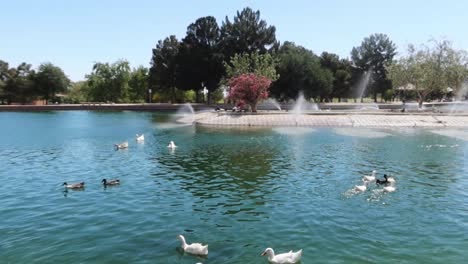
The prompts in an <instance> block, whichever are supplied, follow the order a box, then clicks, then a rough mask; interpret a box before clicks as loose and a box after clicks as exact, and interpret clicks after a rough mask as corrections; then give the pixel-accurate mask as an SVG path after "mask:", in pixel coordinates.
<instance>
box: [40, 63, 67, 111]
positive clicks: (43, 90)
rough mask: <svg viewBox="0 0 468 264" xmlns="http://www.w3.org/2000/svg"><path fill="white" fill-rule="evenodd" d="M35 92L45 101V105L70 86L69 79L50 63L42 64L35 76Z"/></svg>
mask: <svg viewBox="0 0 468 264" xmlns="http://www.w3.org/2000/svg"><path fill="white" fill-rule="evenodd" d="M35 83H36V89H37V92H39V93H40V94H41V96H42V97H43V98H44V99H45V101H46V103H47V102H48V101H49V99H51V98H53V97H54V96H55V95H56V94H57V93H63V92H65V91H66V90H67V88H68V86H69V85H70V79H68V77H67V76H66V75H65V73H64V72H63V71H62V69H60V68H59V67H57V66H54V65H53V64H52V63H43V64H41V65H39V69H38V71H37V73H36V76H35Z"/></svg>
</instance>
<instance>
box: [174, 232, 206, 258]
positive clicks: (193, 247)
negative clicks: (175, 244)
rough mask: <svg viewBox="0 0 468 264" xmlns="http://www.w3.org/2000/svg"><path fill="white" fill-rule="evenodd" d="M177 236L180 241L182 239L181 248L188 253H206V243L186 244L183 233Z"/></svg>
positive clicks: (203, 254)
mask: <svg viewBox="0 0 468 264" xmlns="http://www.w3.org/2000/svg"><path fill="white" fill-rule="evenodd" d="M177 238H178V239H180V241H182V249H183V250H184V251H185V252H187V253H189V254H193V255H200V256H206V255H208V245H204V246H203V245H202V244H201V243H192V244H190V245H188V244H187V243H186V242H185V237H184V236H183V235H178V236H177Z"/></svg>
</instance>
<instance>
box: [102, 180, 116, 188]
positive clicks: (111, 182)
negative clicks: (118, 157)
mask: <svg viewBox="0 0 468 264" xmlns="http://www.w3.org/2000/svg"><path fill="white" fill-rule="evenodd" d="M101 182H102V184H104V185H105V186H109V185H118V184H120V180H119V179H112V180H106V179H102V181H101Z"/></svg>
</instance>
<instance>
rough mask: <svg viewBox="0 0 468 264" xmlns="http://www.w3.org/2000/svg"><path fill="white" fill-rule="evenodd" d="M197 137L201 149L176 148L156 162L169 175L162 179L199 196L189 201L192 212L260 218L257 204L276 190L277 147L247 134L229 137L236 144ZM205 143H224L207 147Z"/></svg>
mask: <svg viewBox="0 0 468 264" xmlns="http://www.w3.org/2000/svg"><path fill="white" fill-rule="evenodd" d="M198 136H199V137H198V138H197V141H196V142H200V145H198V144H197V143H195V144H196V145H195V146H194V145H192V146H190V147H189V146H184V147H179V149H178V150H176V152H175V153H174V154H173V155H162V156H158V157H157V158H156V160H157V162H158V163H159V164H160V165H162V166H163V168H164V170H167V171H171V173H170V175H166V177H165V178H164V179H165V180H168V181H170V182H173V183H175V184H177V185H178V186H179V187H180V189H181V190H184V191H186V192H189V193H190V194H191V195H192V196H193V197H196V198H197V199H195V200H193V206H192V209H193V210H194V211H201V212H207V213H210V214H212V213H215V214H226V215H235V214H242V215H244V217H243V218H242V219H244V220H246V219H247V220H248V219H250V220H253V217H255V216H259V215H261V214H263V212H262V211H261V205H262V204H264V203H265V199H266V196H268V195H269V194H270V193H271V192H272V191H273V190H274V187H273V185H274V184H273V182H274V180H275V178H276V176H275V175H276V173H274V172H273V171H272V170H273V168H272V161H273V160H275V156H277V155H278V153H279V150H278V148H277V147H275V146H274V145H272V144H270V142H268V141H269V140H270V139H269V138H268V137H265V138H260V139H258V138H252V137H251V134H249V136H247V137H245V136H242V135H240V134H237V133H236V134H232V135H231V136H232V137H236V139H235V140H234V139H231V140H230V139H229V137H221V136H218V137H219V138H216V139H210V137H213V135H209V134H202V133H199V134H198ZM224 136H225V135H224ZM215 137H216V136H215ZM205 140H208V141H211V142H217V141H219V140H222V141H224V142H218V143H217V144H205ZM239 140H240V141H241V142H238V141H239ZM229 141H231V143H229ZM182 148H185V149H184V150H183V149H182ZM186 149H189V150H188V151H186ZM247 216H250V217H247ZM257 220H258V219H257Z"/></svg>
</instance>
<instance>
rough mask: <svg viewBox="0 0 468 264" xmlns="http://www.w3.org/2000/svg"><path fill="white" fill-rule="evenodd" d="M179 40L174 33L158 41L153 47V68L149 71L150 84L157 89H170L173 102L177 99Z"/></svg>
mask: <svg viewBox="0 0 468 264" xmlns="http://www.w3.org/2000/svg"><path fill="white" fill-rule="evenodd" d="M178 53H179V41H178V40H177V38H176V37H175V36H174V35H171V36H169V37H167V38H165V39H164V40H163V41H161V40H160V41H158V44H157V45H156V48H155V49H153V57H152V58H151V68H150V71H149V86H150V88H151V89H154V90H156V91H161V92H163V91H169V92H170V94H171V98H172V102H176V101H177V94H176V74H177V66H178V65H177V56H178Z"/></svg>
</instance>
